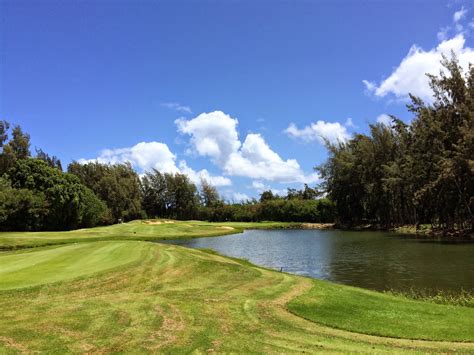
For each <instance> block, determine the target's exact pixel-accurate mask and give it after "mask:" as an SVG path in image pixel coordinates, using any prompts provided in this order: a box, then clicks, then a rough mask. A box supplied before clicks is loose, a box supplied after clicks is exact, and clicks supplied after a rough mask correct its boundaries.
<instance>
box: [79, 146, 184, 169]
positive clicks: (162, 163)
mask: <svg viewBox="0 0 474 355" xmlns="http://www.w3.org/2000/svg"><path fill="white" fill-rule="evenodd" d="M90 161H97V162H99V163H111V164H115V163H124V162H130V163H131V164H132V165H133V166H134V167H136V168H139V169H142V170H150V169H152V168H154V169H156V170H159V171H162V172H166V173H176V172H178V171H179V169H178V168H177V167H176V164H175V161H176V156H175V155H174V154H173V153H172V152H171V151H170V149H169V148H168V146H167V145H166V144H164V143H160V142H140V143H138V144H135V145H134V146H133V147H130V148H116V149H104V150H103V151H102V152H101V153H100V155H99V156H98V157H97V158H96V159H89V160H85V159H80V160H79V162H80V163H87V162H90Z"/></svg>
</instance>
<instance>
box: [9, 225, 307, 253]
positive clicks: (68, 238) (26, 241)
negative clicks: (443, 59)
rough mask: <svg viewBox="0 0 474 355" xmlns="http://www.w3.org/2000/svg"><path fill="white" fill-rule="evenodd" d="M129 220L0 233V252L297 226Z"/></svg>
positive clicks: (204, 235)
mask: <svg viewBox="0 0 474 355" xmlns="http://www.w3.org/2000/svg"><path fill="white" fill-rule="evenodd" d="M164 222H165V221H160V220H155V221H132V222H128V223H123V224H114V225H111V226H105V227H96V228H88V229H78V230H73V231H66V232H0V250H2V249H3V250H9V249H15V248H25V247H38V246H45V245H55V244H64V243H79V242H91V241H105V240H142V241H153V240H160V239H179V238H197V237H214V236H221V235H224V234H232V233H240V232H242V231H243V230H244V229H249V228H265V229H270V228H291V227H295V226H299V225H300V224H298V223H284V222H261V223H250V222H249V223H246V222H232V223H231V222H228V223H209V222H203V221H167V222H169V223H164Z"/></svg>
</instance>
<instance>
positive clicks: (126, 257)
mask: <svg viewBox="0 0 474 355" xmlns="http://www.w3.org/2000/svg"><path fill="white" fill-rule="evenodd" d="M146 248H150V246H149V245H148V244H145V243H133V242H100V243H99V242H98V243H82V244H71V245H66V246H63V247H56V248H48V249H43V250H39V251H31V250H29V251H28V252H20V253H18V252H17V253H12V254H7V255H3V256H2V257H0V290H8V289H13V288H21V287H28V286H36V285H41V284H45V283H51V282H57V281H63V280H68V279H72V278H75V277H80V276H84V275H88V274H92V273H96V272H99V271H103V270H107V269H111V268H114V267H117V266H120V265H124V264H127V263H129V262H133V261H136V260H138V258H139V257H140V256H141V254H142V253H143V252H144V250H145V249H146Z"/></svg>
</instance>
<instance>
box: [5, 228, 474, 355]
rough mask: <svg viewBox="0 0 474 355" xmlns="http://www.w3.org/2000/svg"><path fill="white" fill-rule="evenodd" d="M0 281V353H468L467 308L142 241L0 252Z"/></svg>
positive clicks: (472, 332)
mask: <svg viewBox="0 0 474 355" xmlns="http://www.w3.org/2000/svg"><path fill="white" fill-rule="evenodd" d="M137 223H138V222H135V223H132V224H130V225H128V224H125V225H121V226H120V227H121V228H123V229H124V232H126V231H125V229H126V227H127V226H131V227H135V225H136V224H137ZM190 223H191V222H190ZM178 225H179V223H176V224H174V225H172V224H169V226H170V227H168V225H166V230H167V231H168V232H169V233H168V235H171V234H172V233H171V230H172V228H173V227H177V226H178ZM155 226H156V227H159V226H164V224H162V225H154V227H155ZM211 227H213V225H211V224H207V227H206V228H211ZM107 228H111V229H112V228H113V227H107ZM213 228H217V226H214V227H213ZM155 230H160V229H159V228H156V229H155ZM222 231H224V232H225V231H226V229H224V230H222V229H221V232H222ZM227 231H228V229H227ZM69 233H71V232H69ZM75 233H77V237H79V236H80V232H75ZM180 233H181V231H180ZM85 234H86V235H88V236H89V238H90V237H91V236H92V234H93V233H91V232H90V231H88V232H86V233H85ZM43 235H44V236H45V237H47V236H48V234H47V233H45V234H43ZM196 235H198V233H195V234H194V236H196ZM41 236H42V235H41V234H39V233H36V234H35V238H41ZM33 239H34V238H33ZM117 239H118V237H117ZM124 239H128V237H126V238H124ZM24 240H29V239H28V234H26V235H25V237H24ZM57 240H59V238H57ZM0 289H1V290H0V307H1V308H2V317H0V353H3V352H34V351H45V352H56V353H61V352H120V351H128V352H132V351H133V352H144V351H149V352H170V353H175V352H178V351H179V352H189V351H195V350H197V351H200V352H208V351H211V352H212V351H217V352H219V351H222V352H229V351H234V352H291V351H297V352H301V351H307V352H318V351H324V352H328V351H335V352H377V353H381V352H390V353H393V352H394V351H395V352H401V351H416V352H434V351H440V352H452V351H455V350H456V351H461V352H474V343H472V342H473V341H474V327H473V326H474V322H473V319H474V309H473V308H469V307H454V306H441V305H436V304H432V303H423V302H415V301H409V300H405V299H403V298H398V297H394V296H387V295H383V294H379V293H376V292H371V291H365V290H361V289H357V288H351V287H346V286H339V285H334V284H330V283H327V282H321V281H316V280H311V279H307V278H302V277H297V276H292V275H288V274H285V273H280V272H275V271H271V270H267V269H263V268H259V267H256V266H254V265H250V264H249V263H247V262H245V261H241V260H234V259H230V258H226V257H223V256H219V255H216V254H214V253H210V252H206V251H200V250H193V249H187V248H183V247H179V246H173V245H163V244H157V243H149V242H143V241H105V242H84V243H79V244H68V245H59V246H50V247H41V248H33V249H27V250H17V251H6V252H2V253H1V254H0ZM287 307H288V308H289V310H288V309H287ZM305 318H307V319H308V320H307V319H305ZM364 333H365V334H364ZM369 334H372V335H369ZM388 336H390V337H388ZM399 337H401V338H415V339H420V338H421V339H428V340H409V339H397V338H399ZM434 340H444V341H434ZM458 340H462V341H463V342H459V341H458Z"/></svg>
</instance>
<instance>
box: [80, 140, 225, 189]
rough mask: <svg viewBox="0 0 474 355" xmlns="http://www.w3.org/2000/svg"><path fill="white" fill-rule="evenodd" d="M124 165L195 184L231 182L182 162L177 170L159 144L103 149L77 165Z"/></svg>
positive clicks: (171, 159) (167, 152) (174, 162)
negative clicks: (179, 176) (180, 176)
mask: <svg viewBox="0 0 474 355" xmlns="http://www.w3.org/2000/svg"><path fill="white" fill-rule="evenodd" d="M88 162H99V163H105V164H107V163H110V164H116V163H125V162H129V163H130V164H132V166H133V167H134V168H138V169H140V170H142V171H149V170H151V169H156V170H158V171H160V172H162V173H173V174H175V173H181V174H186V175H187V176H188V177H189V179H190V180H191V181H192V182H194V183H195V184H199V183H200V181H201V178H204V179H206V180H207V181H209V182H210V183H211V184H212V185H214V186H229V185H232V181H231V180H230V179H229V178H227V177H224V176H214V175H211V174H210V173H209V172H208V171H207V170H206V169H203V170H200V171H194V170H193V169H192V168H190V167H188V166H187V164H186V162H185V161H184V160H182V161H181V162H180V163H179V168H178V167H177V166H176V155H174V154H173V153H172V152H171V150H170V149H169V148H168V146H167V145H166V144H164V143H160V142H140V143H138V144H136V145H134V146H133V147H130V148H117V149H104V150H103V151H102V152H101V154H100V155H99V156H98V157H97V158H96V159H88V160H86V159H79V163H81V164H84V163H88Z"/></svg>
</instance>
